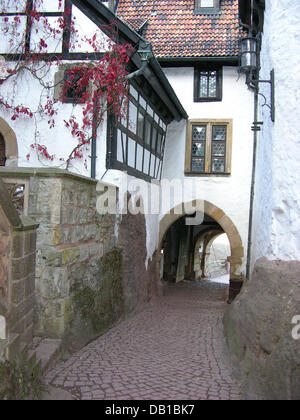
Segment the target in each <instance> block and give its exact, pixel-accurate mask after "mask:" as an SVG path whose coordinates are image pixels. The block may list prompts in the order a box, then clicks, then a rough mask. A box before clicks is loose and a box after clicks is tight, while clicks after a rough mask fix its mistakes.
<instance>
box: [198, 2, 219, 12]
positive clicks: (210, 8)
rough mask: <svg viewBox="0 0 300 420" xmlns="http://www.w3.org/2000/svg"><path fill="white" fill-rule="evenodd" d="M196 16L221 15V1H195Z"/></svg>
mask: <svg viewBox="0 0 300 420" xmlns="http://www.w3.org/2000/svg"><path fill="white" fill-rule="evenodd" d="M194 13H195V14H196V15H213V14H216V13H220V0H195V11H194Z"/></svg>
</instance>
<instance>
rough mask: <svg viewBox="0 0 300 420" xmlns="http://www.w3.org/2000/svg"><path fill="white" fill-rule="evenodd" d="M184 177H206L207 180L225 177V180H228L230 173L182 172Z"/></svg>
mask: <svg viewBox="0 0 300 420" xmlns="http://www.w3.org/2000/svg"><path fill="white" fill-rule="evenodd" d="M184 175H185V176H194V177H201V178H204V177H208V178H211V177H217V178H220V177H225V178H228V177H230V176H231V172H226V173H205V172H184Z"/></svg>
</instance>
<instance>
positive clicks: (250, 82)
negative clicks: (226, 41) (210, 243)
mask: <svg viewBox="0 0 300 420" xmlns="http://www.w3.org/2000/svg"><path fill="white" fill-rule="evenodd" d="M258 48H259V51H260V49H261V38H260V37H259V47H258ZM257 60H258V69H260V54H257ZM257 73H258V74H259V70H258V71H257ZM258 74H257V75H254V74H253V73H251V74H247V81H246V84H247V85H248V87H249V89H251V90H253V92H254V121H253V126H252V128H251V129H252V131H253V166H252V179H251V193H250V213H249V233H248V250H247V269H246V280H247V281H249V280H250V275H251V272H250V269H251V257H252V237H253V232H252V230H253V210H254V199H255V180H256V164H257V159H256V157H257V140H258V132H259V131H260V130H261V127H260V126H261V125H262V124H263V123H262V122H259V121H258V95H259V85H258V83H253V79H258ZM254 76H257V77H254Z"/></svg>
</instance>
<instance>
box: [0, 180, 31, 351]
mask: <svg viewBox="0 0 300 420" xmlns="http://www.w3.org/2000/svg"><path fill="white" fill-rule="evenodd" d="M37 227H38V226H37V225H36V224H35V223H34V222H33V221H32V220H30V219H29V218H28V217H25V216H23V217H21V218H20V217H19V215H18V213H17V212H16V210H15V207H14V205H13V203H12V201H11V200H10V197H9V194H8V192H7V189H6V187H5V185H4V184H3V183H2V181H1V180H0V316H2V317H3V318H2V320H1V321H2V322H1V324H2V328H3V327H4V331H2V340H1V338H0V352H2V354H0V357H3V358H8V357H9V351H10V345H12V344H13V340H14V339H15V338H16V337H18V339H19V340H20V341H21V342H23V343H27V344H30V343H31V342H32V338H33V314H34V294H35V262H36V229H37ZM1 342H2V343H1Z"/></svg>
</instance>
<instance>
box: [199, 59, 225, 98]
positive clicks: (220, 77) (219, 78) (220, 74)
mask: <svg viewBox="0 0 300 420" xmlns="http://www.w3.org/2000/svg"><path fill="white" fill-rule="evenodd" d="M202 71H205V72H209V71H216V72H217V80H216V83H217V88H216V96H214V97H205V98H204V97H203V98H202V97H200V73H201V72H202ZM222 100H223V67H222V66H212V65H205V66H198V67H195V68H194V102H221V101H222Z"/></svg>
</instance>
